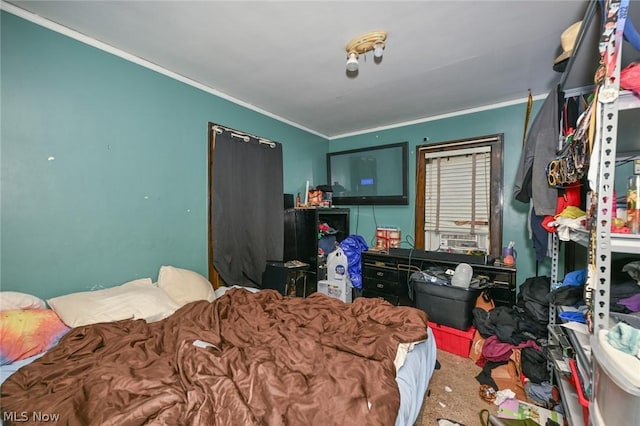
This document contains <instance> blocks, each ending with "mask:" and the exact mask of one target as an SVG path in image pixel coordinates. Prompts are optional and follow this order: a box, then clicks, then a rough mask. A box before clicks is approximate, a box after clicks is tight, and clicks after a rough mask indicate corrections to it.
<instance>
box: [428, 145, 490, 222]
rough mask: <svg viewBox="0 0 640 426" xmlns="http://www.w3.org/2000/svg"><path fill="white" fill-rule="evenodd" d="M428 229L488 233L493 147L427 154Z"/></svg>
mask: <svg viewBox="0 0 640 426" xmlns="http://www.w3.org/2000/svg"><path fill="white" fill-rule="evenodd" d="M424 161H425V162H426V163H425V231H426V232H429V231H430V232H433V233H435V234H444V233H453V234H470V235H475V234H483V235H486V234H488V233H489V219H490V218H489V212H490V188H491V182H490V176H491V173H490V172H491V148H490V147H488V146H483V147H477V148H469V149H459V150H453V151H442V152H430V153H426V154H425V159H424Z"/></svg>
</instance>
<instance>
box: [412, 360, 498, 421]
mask: <svg viewBox="0 0 640 426" xmlns="http://www.w3.org/2000/svg"><path fill="white" fill-rule="evenodd" d="M438 361H439V362H440V369H438V370H435V371H434V373H433V376H432V378H431V382H430V383H429V390H428V391H427V395H426V396H425V398H424V402H423V404H422V413H421V415H420V417H419V418H418V420H417V421H416V423H415V426H437V425H438V419H440V418H444V419H449V420H452V421H455V422H458V423H459V424H461V425H465V426H479V425H480V424H481V423H480V417H479V413H480V410H482V409H488V410H489V412H491V413H492V414H495V413H497V411H498V407H497V406H496V405H494V404H491V403H488V402H486V401H484V400H483V399H482V398H480V396H479V395H478V391H479V389H480V383H479V382H478V381H477V380H476V378H475V377H476V376H477V375H478V373H480V371H481V370H482V369H481V368H480V367H478V366H477V365H475V363H474V362H473V360H471V359H469V358H463V357H461V356H458V355H454V354H451V353H448V352H444V351H441V350H438Z"/></svg>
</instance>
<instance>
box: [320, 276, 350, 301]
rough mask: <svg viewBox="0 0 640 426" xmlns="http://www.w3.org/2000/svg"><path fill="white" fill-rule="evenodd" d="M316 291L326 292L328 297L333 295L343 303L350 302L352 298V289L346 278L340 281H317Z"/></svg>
mask: <svg viewBox="0 0 640 426" xmlns="http://www.w3.org/2000/svg"><path fill="white" fill-rule="evenodd" d="M318 292H319V293H322V294H326V295H327V296H329V297H335V298H336V299H340V300H342V301H343V302H345V303H351V301H352V300H353V290H352V287H351V282H350V281H348V280H341V281H329V280H321V281H318Z"/></svg>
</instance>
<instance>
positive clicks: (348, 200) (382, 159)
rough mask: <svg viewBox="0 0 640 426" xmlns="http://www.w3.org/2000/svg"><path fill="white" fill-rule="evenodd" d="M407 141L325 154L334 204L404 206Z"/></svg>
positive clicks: (407, 191) (407, 194) (406, 201)
mask: <svg viewBox="0 0 640 426" xmlns="http://www.w3.org/2000/svg"><path fill="white" fill-rule="evenodd" d="M408 145H409V144H408V142H398V143H393V144H389V145H378V146H371V147H367V148H359V149H351V150H347V151H339V152H329V153H327V181H328V185H330V186H331V187H332V189H333V204H336V205H343V204H344V205H359V204H362V205H374V204H378V205H403V204H404V205H407V204H409V190H408V181H407V164H408V157H409V146H408Z"/></svg>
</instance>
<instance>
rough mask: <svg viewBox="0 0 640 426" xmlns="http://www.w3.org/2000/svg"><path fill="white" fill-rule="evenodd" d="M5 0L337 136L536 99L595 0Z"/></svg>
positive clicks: (554, 77)
mask: <svg viewBox="0 0 640 426" xmlns="http://www.w3.org/2000/svg"><path fill="white" fill-rule="evenodd" d="M3 8H4V9H6V10H7V11H9V12H12V13H16V14H19V15H20V16H23V17H27V18H29V17H31V18H34V19H33V20H35V21H36V22H38V20H40V21H41V22H42V21H43V20H42V19H41V18H45V19H46V21H52V22H53V23H56V24H60V25H62V26H64V27H67V28H69V29H72V30H74V31H75V32H78V33H81V34H82V35H83V37H84V36H86V37H88V38H91V39H95V40H98V41H100V42H103V43H106V44H108V45H110V46H113V47H114V48H115V50H117V51H123V52H126V53H128V54H131V55H134V56H136V57H138V58H141V59H143V60H144V61H148V62H150V63H153V64H156V65H158V66H160V67H162V68H164V69H166V70H169V71H171V72H173V73H176V74H179V75H181V76H184V77H186V78H187V79H189V80H193V81H194V82H197V83H199V84H201V85H203V86H206V87H207V88H210V89H211V91H212V92H213V93H216V94H219V95H221V96H223V97H225V98H227V99H231V100H233V101H235V102H238V103H240V104H242V105H245V106H249V107H251V108H253V109H256V110H258V111H261V112H267V113H268V114H269V115H271V116H275V117H277V118H279V119H281V120H284V121H286V122H289V123H291V124H294V125H296V126H298V127H301V128H303V129H306V130H310V131H312V132H313V133H316V134H318V135H322V136H325V137H327V138H335V137H337V136H343V135H349V134H354V133H359V132H362V131H364V130H370V129H375V128H380V127H389V126H394V125H398V124H401V123H407V122H412V121H420V120H423V119H428V118H429V117H434V116H439V115H442V114H448V113H454V112H456V111H461V110H468V109H473V108H482V107H485V106H488V105H493V104H496V103H508V102H510V101H511V102H512V101H515V100H524V99H525V98H526V97H527V95H528V89H531V91H532V93H533V95H534V96H535V95H543V94H546V93H547V92H548V91H549V90H551V89H552V87H554V85H555V84H556V83H557V82H558V80H559V78H560V74H559V73H557V72H555V71H553V69H552V64H553V60H554V58H555V57H556V56H557V55H558V54H559V53H560V52H561V47H560V35H561V33H562V32H563V31H564V30H565V29H566V28H567V27H568V26H569V25H571V24H572V23H574V22H576V21H578V20H580V19H582V17H583V16H584V13H585V10H586V8H587V1H586V0H580V1H578V0H564V1H553V0H546V1H545V0H510V1H507V0H502V1H487V0H473V1H408V2H405V1H360V2H355V1H254V2H248V1H55V0H52V1H11V2H9V4H7V3H6V2H5V3H4V4H3ZM21 9H24V10H25V11H27V12H24V11H22V10H21ZM32 14H34V15H38V16H33V15H32ZM40 17H41V18H40ZM46 21H44V22H46ZM53 27H56V26H55V25H53ZM375 30H384V31H386V32H387V33H388V39H387V45H386V49H385V51H384V57H383V60H382V62H381V63H375V62H374V61H373V57H372V56H371V54H370V53H369V54H368V55H367V56H366V58H365V59H364V60H363V58H362V57H361V59H360V70H359V72H358V75H357V77H355V78H354V77H349V76H347V73H346V70H345V64H346V52H345V50H344V47H345V45H346V44H347V42H348V41H349V40H351V39H352V38H354V37H356V36H358V35H360V34H362V33H365V32H368V31H375ZM144 61H143V62H144Z"/></svg>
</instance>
